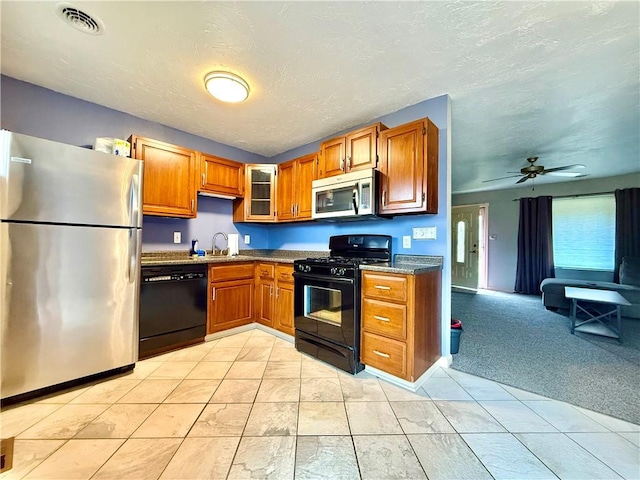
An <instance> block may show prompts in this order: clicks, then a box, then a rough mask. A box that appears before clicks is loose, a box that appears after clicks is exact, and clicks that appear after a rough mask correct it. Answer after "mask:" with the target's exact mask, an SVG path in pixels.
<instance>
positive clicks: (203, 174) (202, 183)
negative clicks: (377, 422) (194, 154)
mask: <svg viewBox="0 0 640 480" xmlns="http://www.w3.org/2000/svg"><path fill="white" fill-rule="evenodd" d="M202 186H203V187H204V173H203V174H202Z"/></svg>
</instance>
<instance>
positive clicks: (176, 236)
mask: <svg viewBox="0 0 640 480" xmlns="http://www.w3.org/2000/svg"><path fill="white" fill-rule="evenodd" d="M173 243H182V232H173Z"/></svg>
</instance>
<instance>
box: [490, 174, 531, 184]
mask: <svg viewBox="0 0 640 480" xmlns="http://www.w3.org/2000/svg"><path fill="white" fill-rule="evenodd" d="M520 175H522V174H521V173H519V174H518V175H509V176H508V177H498V178H491V179H489V180H483V181H482V183H486V182H494V181H496V180H504V179H505V178H515V177H519V176H520Z"/></svg>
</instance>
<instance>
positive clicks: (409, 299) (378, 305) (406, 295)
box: [360, 271, 441, 382]
mask: <svg viewBox="0 0 640 480" xmlns="http://www.w3.org/2000/svg"><path fill="white" fill-rule="evenodd" d="M440 277H441V272H440V271H431V272H426V273H421V274H417V275H405V274H396V273H381V272H373V271H364V272H363V273H362V334H361V347H360V351H361V353H360V356H361V361H362V363H364V364H365V365H369V366H371V367H373V368H377V369H379V370H382V371H384V372H387V373H389V374H391V375H394V376H396V377H399V378H402V379H404V380H407V381H409V382H415V381H416V380H417V379H418V378H420V376H421V375H422V374H423V373H424V372H426V371H427V369H428V368H429V367H430V366H431V365H433V364H434V363H435V362H436V361H437V360H438V359H439V358H440V355H441V353H440V343H441V322H440V304H441V300H440V298H441V280H440Z"/></svg>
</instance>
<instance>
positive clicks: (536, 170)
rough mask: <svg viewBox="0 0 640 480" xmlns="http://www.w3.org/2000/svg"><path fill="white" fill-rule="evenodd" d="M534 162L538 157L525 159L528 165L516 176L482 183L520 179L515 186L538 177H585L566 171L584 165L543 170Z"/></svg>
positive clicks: (583, 174)
mask: <svg viewBox="0 0 640 480" xmlns="http://www.w3.org/2000/svg"><path fill="white" fill-rule="evenodd" d="M536 160H538V157H529V158H527V162H529V165H528V166H526V167H523V168H521V169H520V173H519V174H516V175H509V176H507V177H499V178H492V179H489V180H484V181H483V183H486V182H493V181H495V180H504V179H506V178H515V177H521V178H520V179H519V180H518V181H517V182H516V185H517V184H519V183H524V182H526V181H527V180H529V179H532V180H533V179H535V178H536V177H537V176H538V175H557V176H559V177H586V176H587V174H586V173H580V172H567V171H566V170H572V169H576V168H577V169H581V168H585V166H584V165H582V164H581V163H576V164H574V165H563V166H561V167H554V168H544V166H543V165H536V164H535V163H536ZM507 173H517V172H507Z"/></svg>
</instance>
